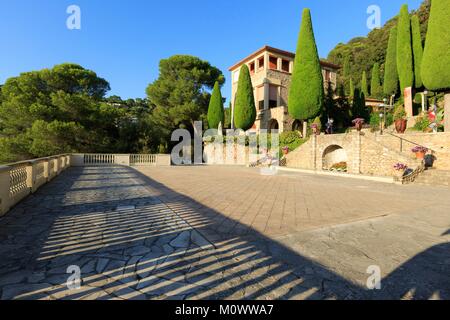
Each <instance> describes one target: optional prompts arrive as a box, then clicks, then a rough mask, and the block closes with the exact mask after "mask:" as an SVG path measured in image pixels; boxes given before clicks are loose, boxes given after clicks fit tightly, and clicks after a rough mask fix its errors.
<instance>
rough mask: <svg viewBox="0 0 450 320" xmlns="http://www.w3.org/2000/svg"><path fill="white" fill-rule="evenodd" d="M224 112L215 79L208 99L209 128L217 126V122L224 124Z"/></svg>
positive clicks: (217, 83)
mask: <svg viewBox="0 0 450 320" xmlns="http://www.w3.org/2000/svg"><path fill="white" fill-rule="evenodd" d="M224 122H225V112H224V108H223V99H222V94H221V93H220V86H219V82H218V81H216V83H215V84H214V89H213V92H212V94H211V100H210V101H209V108H208V125H209V128H210V129H217V128H219V124H220V123H222V126H224Z"/></svg>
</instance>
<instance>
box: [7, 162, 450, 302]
mask: <svg viewBox="0 0 450 320" xmlns="http://www.w3.org/2000/svg"><path fill="white" fill-rule="evenodd" d="M449 208H450V192H449V189H448V188H432V187H422V186H406V187H404V186H397V185H390V184H383V183H376V182H368V181H360V180H351V179H344V178H339V177H336V178H335V177H324V176H323V177H322V176H313V175H306V174H297V173H280V174H279V175H277V176H262V175H260V174H259V171H258V170H257V169H246V168H240V167H168V168H162V167H161V168H160V167H154V168H153V167H152V168H141V169H139V170H135V169H132V168H125V167H86V168H70V169H69V170H68V171H66V172H64V173H63V174H62V175H61V176H59V177H58V178H57V179H55V180H54V181H52V182H51V183H49V184H48V185H46V186H44V187H43V188H42V189H40V190H38V192H37V193H36V194H34V195H32V196H30V197H28V198H27V199H26V200H25V201H23V202H22V203H21V204H19V205H18V206H16V207H15V208H14V209H13V210H12V211H11V212H10V213H8V215H6V216H5V217H3V218H0V257H1V259H0V297H1V299H88V300H92V299H371V298H382V299H400V298H402V299H450V277H449V275H450V245H449V240H450V232H449V231H450V210H449ZM370 266H377V267H379V268H380V271H381V276H382V281H381V290H374V291H371V290H368V289H367V287H366V282H367V279H368V277H369V276H370V274H368V273H367V270H368V268H369V267H370ZM71 267H72V268H71ZM73 267H75V269H73ZM77 267H78V268H79V269H80V275H81V285H80V287H79V288H73V287H70V286H69V287H68V286H67V284H68V283H67V281H68V280H71V279H73V275H74V274H73V273H71V272H70V271H72V272H73V270H76V268H77ZM69 277H70V278H69Z"/></svg>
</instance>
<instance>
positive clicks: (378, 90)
mask: <svg viewBox="0 0 450 320" xmlns="http://www.w3.org/2000/svg"><path fill="white" fill-rule="evenodd" d="M370 93H371V94H372V97H374V98H377V99H379V98H381V97H382V95H383V88H382V86H381V82H380V65H379V64H378V63H375V64H374V65H373V69H372V80H371V84H370Z"/></svg>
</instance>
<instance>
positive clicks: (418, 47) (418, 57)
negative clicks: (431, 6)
mask: <svg viewBox="0 0 450 320" xmlns="http://www.w3.org/2000/svg"><path fill="white" fill-rule="evenodd" d="M411 32H412V46H413V54H414V78H415V87H416V88H417V89H419V88H422V87H423V82H422V75H421V72H422V58H423V45H422V37H421V35H420V22H419V17H418V16H417V15H413V16H412V17H411Z"/></svg>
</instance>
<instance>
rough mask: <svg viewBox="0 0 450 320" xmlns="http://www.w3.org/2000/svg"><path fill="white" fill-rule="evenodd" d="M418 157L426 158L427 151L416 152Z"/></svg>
mask: <svg viewBox="0 0 450 320" xmlns="http://www.w3.org/2000/svg"><path fill="white" fill-rule="evenodd" d="M416 157H417V159H419V160H423V159H425V152H416Z"/></svg>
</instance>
